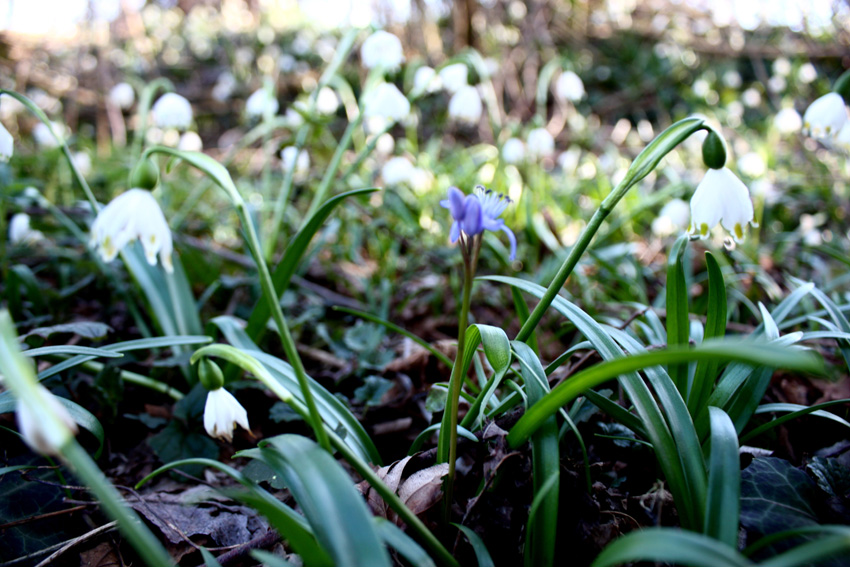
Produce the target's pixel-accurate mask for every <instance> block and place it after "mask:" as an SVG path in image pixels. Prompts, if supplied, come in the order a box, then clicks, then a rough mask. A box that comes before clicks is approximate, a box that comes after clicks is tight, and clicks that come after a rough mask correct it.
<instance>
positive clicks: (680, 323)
mask: <svg viewBox="0 0 850 567" xmlns="http://www.w3.org/2000/svg"><path fill="white" fill-rule="evenodd" d="M688 240H689V236H688V235H687V234H683V235H682V236H680V237H679V238H678V239H677V240H676V243H675V244H674V245H673V249H672V250H671V251H670V256H669V259H668V261H667V344H668V345H669V346H671V347H672V346H680V345H687V344H688V340H689V336H690V334H689V331H690V324H689V323H688V288H687V284H686V282H685V269H684V267H683V266H682V263H683V260H684V257H685V251H686V250H687V248H688ZM667 372H668V373H669V374H670V378H671V379H672V380H673V383H674V384H675V385H676V389H677V390H679V393H680V394H681V395H682V397H683V398H685V399H687V396H688V366H687V365H686V364H672V365H670V366H669V367H668V369H667Z"/></svg>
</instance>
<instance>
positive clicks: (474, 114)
mask: <svg viewBox="0 0 850 567" xmlns="http://www.w3.org/2000/svg"><path fill="white" fill-rule="evenodd" d="M482 112H484V104H483V103H482V102H481V95H480V94H478V89H476V88H475V87H471V86H466V87H463V88H462V89H460V90H459V91H457V92H456V93H455V94H453V95H452V98H451V100H449V117H450V118H452V119H453V120H458V121H460V122H465V123H467V124H477V123H478V121H479V120H480V119H481V113H482Z"/></svg>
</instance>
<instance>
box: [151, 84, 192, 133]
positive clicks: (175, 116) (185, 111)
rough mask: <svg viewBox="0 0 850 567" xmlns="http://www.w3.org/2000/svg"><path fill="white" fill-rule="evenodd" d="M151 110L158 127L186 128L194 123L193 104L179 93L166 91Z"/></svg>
mask: <svg viewBox="0 0 850 567" xmlns="http://www.w3.org/2000/svg"><path fill="white" fill-rule="evenodd" d="M151 112H152V113H153V122H154V125H155V126H157V127H158V128H162V129H166V128H176V129H178V130H186V129H187V128H189V126H190V125H191V124H192V105H191V104H189V101H188V100H186V99H185V98H184V97H182V96H180V95H179V94H177V93H165V94H164V95H162V96H161V97H159V98H158V99H157V101H156V102H155V103H154V105H153V108H151Z"/></svg>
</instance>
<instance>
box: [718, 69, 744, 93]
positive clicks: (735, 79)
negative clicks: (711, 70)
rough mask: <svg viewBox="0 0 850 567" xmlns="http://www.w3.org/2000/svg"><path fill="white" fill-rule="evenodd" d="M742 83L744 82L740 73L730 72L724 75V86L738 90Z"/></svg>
mask: <svg viewBox="0 0 850 567" xmlns="http://www.w3.org/2000/svg"><path fill="white" fill-rule="evenodd" d="M742 83H743V80H742V79H741V74H740V73H739V72H738V71H732V70H730V71H726V72H725V73H723V84H724V85H726V86H727V87H729V88H730V89H737V88H738V87H740V86H741V84H742Z"/></svg>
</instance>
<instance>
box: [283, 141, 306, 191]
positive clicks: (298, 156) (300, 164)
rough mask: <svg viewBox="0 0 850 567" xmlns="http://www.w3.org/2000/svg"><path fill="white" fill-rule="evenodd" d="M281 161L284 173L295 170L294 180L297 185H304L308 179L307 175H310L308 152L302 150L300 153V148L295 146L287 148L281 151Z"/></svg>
mask: <svg viewBox="0 0 850 567" xmlns="http://www.w3.org/2000/svg"><path fill="white" fill-rule="evenodd" d="M280 160H281V164H280V166H281V168H283V171H289V170H290V169H292V168H293V167H294V168H295V174H294V177H293V179H294V180H295V182H296V183H302V182H303V181H304V180H305V179H307V175H308V174H309V173H310V155H309V154H308V153H307V150H305V149H302V150H301V152H300V153H298V148H296V147H295V146H286V147H285V148H283V149H282V150H281V151H280Z"/></svg>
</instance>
